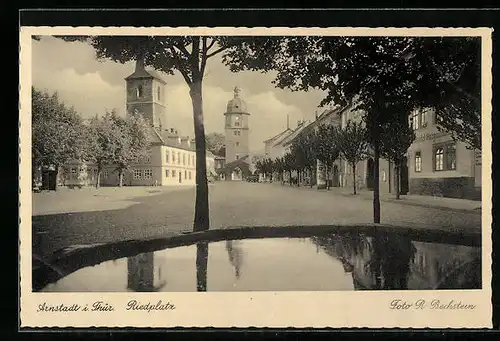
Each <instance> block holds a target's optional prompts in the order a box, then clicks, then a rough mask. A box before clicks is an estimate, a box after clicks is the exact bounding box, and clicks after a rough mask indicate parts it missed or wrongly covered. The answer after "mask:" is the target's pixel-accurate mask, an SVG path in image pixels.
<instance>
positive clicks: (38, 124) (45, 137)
mask: <svg viewBox="0 0 500 341" xmlns="http://www.w3.org/2000/svg"><path fill="white" fill-rule="evenodd" d="M31 90H32V107H31V114H32V167H33V169H32V171H33V180H34V181H35V179H36V176H37V170H39V169H41V168H42V167H54V169H55V171H56V173H57V172H59V169H60V167H61V166H62V165H64V164H65V163H67V162H68V161H71V160H79V159H81V158H82V156H83V155H84V147H85V126H84V124H83V120H82V118H81V116H80V115H78V113H77V112H76V111H75V109H74V108H69V107H67V106H66V105H65V104H64V103H63V102H62V101H61V100H60V99H59V96H58V95H57V93H53V94H49V93H47V92H45V91H40V90H37V89H35V88H32V89H31Z"/></svg>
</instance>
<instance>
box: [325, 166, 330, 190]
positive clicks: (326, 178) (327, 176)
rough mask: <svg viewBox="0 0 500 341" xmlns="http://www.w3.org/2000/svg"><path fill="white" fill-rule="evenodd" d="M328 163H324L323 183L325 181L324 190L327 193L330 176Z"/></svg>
mask: <svg viewBox="0 0 500 341" xmlns="http://www.w3.org/2000/svg"><path fill="white" fill-rule="evenodd" d="M328 169H329V167H328V163H325V181H326V190H327V191H329V190H330V177H329V176H330V174H329V172H328Z"/></svg>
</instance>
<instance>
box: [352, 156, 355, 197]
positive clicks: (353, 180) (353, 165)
mask: <svg viewBox="0 0 500 341" xmlns="http://www.w3.org/2000/svg"><path fill="white" fill-rule="evenodd" d="M352 188H353V194H356V163H353V164H352Z"/></svg>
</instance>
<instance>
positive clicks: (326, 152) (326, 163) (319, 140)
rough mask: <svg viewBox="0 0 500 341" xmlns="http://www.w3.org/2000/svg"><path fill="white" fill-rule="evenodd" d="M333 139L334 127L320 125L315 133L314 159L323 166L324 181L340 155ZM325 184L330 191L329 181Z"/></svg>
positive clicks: (334, 135)
mask: <svg viewBox="0 0 500 341" xmlns="http://www.w3.org/2000/svg"><path fill="white" fill-rule="evenodd" d="M335 137H336V134H335V126H333V125H331V124H324V125H320V126H319V127H318V129H317V130H316V132H315V147H314V148H315V150H316V157H317V158H318V160H319V161H321V163H322V164H323V167H324V171H325V175H326V179H329V171H330V168H331V167H333V163H334V162H335V160H337V159H338V157H339V155H340V151H339V149H338V146H337V143H336V141H335ZM326 183H327V185H326V186H327V189H330V183H329V181H328V180H327V182H326Z"/></svg>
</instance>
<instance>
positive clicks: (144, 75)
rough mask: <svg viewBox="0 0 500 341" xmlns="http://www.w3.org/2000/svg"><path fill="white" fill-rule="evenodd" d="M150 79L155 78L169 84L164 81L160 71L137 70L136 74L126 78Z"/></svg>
mask: <svg viewBox="0 0 500 341" xmlns="http://www.w3.org/2000/svg"><path fill="white" fill-rule="evenodd" d="M148 78H154V79H156V80H158V81H160V82H161V83H163V84H167V82H166V81H165V80H164V79H163V76H162V75H161V74H160V73H159V72H158V71H156V70H152V69H143V68H138V69H136V70H135V71H134V73H132V74H131V75H130V76H128V77H126V78H125V80H129V79H148Z"/></svg>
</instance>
